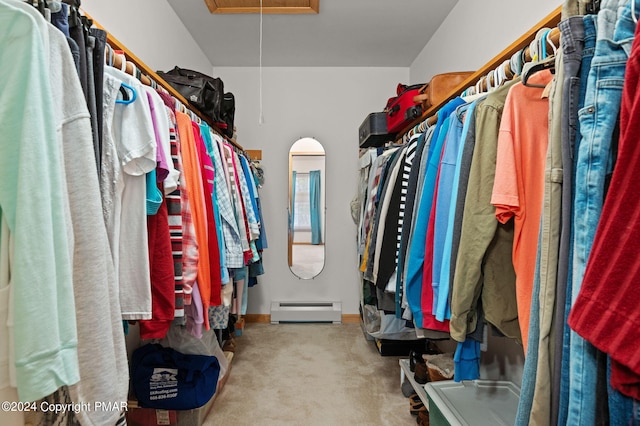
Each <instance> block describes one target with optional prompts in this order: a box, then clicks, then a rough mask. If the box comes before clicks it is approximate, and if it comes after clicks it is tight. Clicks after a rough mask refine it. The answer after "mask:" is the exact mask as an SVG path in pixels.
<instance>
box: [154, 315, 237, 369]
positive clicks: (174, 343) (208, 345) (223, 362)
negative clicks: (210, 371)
mask: <svg viewBox="0 0 640 426" xmlns="http://www.w3.org/2000/svg"><path fill="white" fill-rule="evenodd" d="M160 344H161V345H162V346H165V347H168V348H173V349H175V350H176V351H178V352H181V353H183V354H186V355H209V356H215V357H216V358H218V362H219V363H220V376H219V377H220V379H222V378H223V377H224V376H225V374H226V373H227V368H228V367H229V362H228V361H227V357H226V356H224V352H222V349H221V348H220V344H219V343H218V337H217V336H216V333H215V331H214V330H203V331H202V338H201V339H198V338H196V337H194V336H192V335H191V334H190V333H189V332H188V331H187V329H186V327H182V326H176V325H171V328H170V329H169V332H168V333H167V336H166V337H165V338H164V339H162V340H161V341H160Z"/></svg>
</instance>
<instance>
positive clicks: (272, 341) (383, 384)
mask: <svg viewBox="0 0 640 426" xmlns="http://www.w3.org/2000/svg"><path fill="white" fill-rule="evenodd" d="M236 344H237V349H236V353H235V356H234V358H233V363H232V370H231V373H230V375H229V379H228V381H227V383H226V385H225V386H224V388H223V389H222V391H221V392H220V394H219V395H218V397H217V399H216V400H215V402H214V404H213V408H212V410H211V412H210V413H209V415H208V417H207V419H206V421H205V422H204V426H227V425H228V426H242V425H261V426H270V425H309V426H315V425H318V426H324V425H393V426H403V425H407V426H408V425H415V424H416V421H415V417H414V416H412V415H411V414H409V402H408V400H407V398H405V397H404V396H403V395H402V391H401V389H400V367H399V365H398V359H399V358H398V357H382V356H380V355H379V353H378V351H377V350H376V348H375V345H374V343H373V342H371V341H367V340H366V339H365V338H364V336H363V334H362V331H361V329H360V325H358V324H341V325H338V324H279V325H272V324H247V325H246V327H245V330H244V332H243V335H242V336H241V337H237V338H236Z"/></svg>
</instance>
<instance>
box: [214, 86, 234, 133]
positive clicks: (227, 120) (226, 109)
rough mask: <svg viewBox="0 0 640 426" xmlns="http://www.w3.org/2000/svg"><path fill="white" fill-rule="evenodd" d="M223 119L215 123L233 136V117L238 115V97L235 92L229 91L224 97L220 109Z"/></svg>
mask: <svg viewBox="0 0 640 426" xmlns="http://www.w3.org/2000/svg"><path fill="white" fill-rule="evenodd" d="M220 115H221V119H222V121H221V122H220V123H215V124H216V125H217V126H218V127H220V130H222V132H223V133H224V134H225V135H226V136H227V137H230V138H232V137H233V119H234V117H235V115H236V99H235V97H234V96H233V93H231V92H227V93H225V94H224V98H223V99H222V108H221V111H220Z"/></svg>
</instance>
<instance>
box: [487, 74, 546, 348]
mask: <svg viewBox="0 0 640 426" xmlns="http://www.w3.org/2000/svg"><path fill="white" fill-rule="evenodd" d="M551 78H552V75H551V72H549V71H548V70H546V71H541V72H538V73H537V74H535V75H533V76H531V77H530V78H529V81H530V82H531V83H533V84H538V85H544V86H546V85H547V84H548V83H549V82H550V81H551ZM543 91H544V89H543V88H534V87H527V86H524V85H523V84H522V83H516V84H515V85H514V86H513V87H512V88H511V90H509V94H508V95H507V99H506V101H505V106H504V112H503V114H502V121H501V122H500V132H499V135H498V152H497V160H496V176H495V180H494V184H493V193H492V195H491V204H493V205H494V206H495V207H496V218H497V219H498V220H499V221H500V222H501V223H506V222H508V221H509V219H511V218H512V217H513V218H514V232H515V234H514V239H513V251H512V260H513V267H514V269H515V271H516V298H517V303H518V322H519V323H520V330H521V331H522V344H523V345H524V353H525V354H526V353H527V339H528V336H529V318H530V311H531V297H532V291H533V280H534V274H535V268H536V256H537V252H538V233H539V230H540V217H541V214H542V204H543V198H544V169H545V161H546V154H547V145H548V143H549V133H548V128H549V118H548V115H549V99H548V98H547V97H545V96H543Z"/></svg>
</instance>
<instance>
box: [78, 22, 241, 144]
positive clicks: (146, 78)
mask: <svg viewBox="0 0 640 426" xmlns="http://www.w3.org/2000/svg"><path fill="white" fill-rule="evenodd" d="M82 13H83V14H84V16H86V17H87V18H88V19H90V20H91V21H92V22H93V25H95V26H96V27H97V28H100V29H101V30H104V31H106V33H107V43H109V45H110V46H111V47H112V48H113V49H114V50H120V51H122V52H124V56H125V57H126V59H127V62H131V65H130V64H129V63H127V64H126V70H127V73H128V74H131V75H133V66H134V65H135V66H136V67H137V68H138V69H139V70H140V71H141V72H142V76H141V78H140V80H141V81H142V83H143V84H146V85H147V86H149V85H150V84H151V80H153V81H155V82H156V83H157V84H158V85H159V86H162V87H163V88H164V89H165V90H166V91H167V92H169V93H170V94H171V96H173V97H174V98H176V99H178V100H179V101H180V102H181V103H182V104H183V105H184V106H185V107H186V108H188V109H189V110H191V111H192V112H193V113H194V114H195V115H197V116H198V117H200V119H201V120H203V121H204V122H206V123H207V124H208V125H209V126H210V127H211V128H212V129H213V130H214V131H215V132H216V133H218V134H219V135H220V136H222V137H223V138H224V139H225V140H226V141H228V142H229V143H231V144H232V145H233V146H235V147H236V148H238V149H240V150H242V151H243V150H244V148H243V147H242V146H241V145H239V144H238V143H237V142H236V141H235V140H233V139H231V138H228V137H226V136H224V134H223V133H222V131H221V130H220V129H218V128H217V127H216V126H215V125H214V124H213V123H212V121H211V119H210V118H209V117H207V116H206V115H204V114H202V113H201V112H200V111H198V110H197V109H196V108H195V107H193V106H192V105H191V104H190V103H189V101H187V99H185V97H184V96H182V95H181V94H180V93H179V92H178V91H177V90H176V89H174V88H173V87H172V86H171V85H170V84H169V83H167V82H166V81H164V80H163V79H162V77H160V76H159V75H158V74H156V72H155V71H153V70H152V69H151V68H149V66H148V65H147V64H145V63H144V62H143V61H142V60H141V59H140V58H138V57H137V56H136V55H135V54H134V53H133V52H132V51H130V50H129V49H127V47H126V46H125V45H124V44H122V43H121V42H120V41H119V40H118V39H117V38H115V37H114V36H113V34H111V33H110V32H109V31H107V29H106V28H104V27H103V26H102V25H100V24H99V23H98V22H96V20H95V19H93V18H92V17H91V16H90V15H89V14H88V13H87V12H86V11H84V10H83V11H82ZM121 61H122V59H121V58H119V57H118V56H117V55H116V58H115V59H114V66H115V67H116V68H119V67H120V66H121V65H122V62H121Z"/></svg>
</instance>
